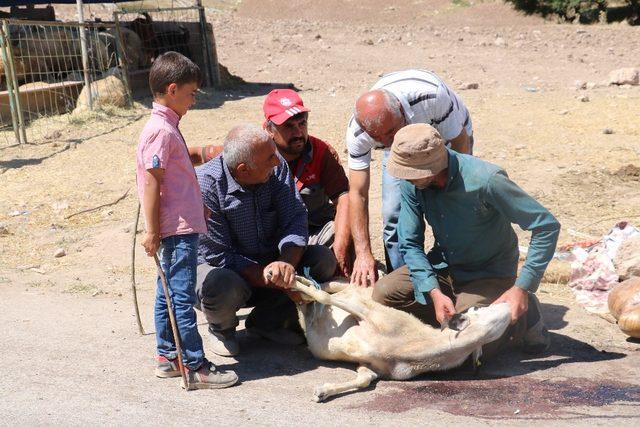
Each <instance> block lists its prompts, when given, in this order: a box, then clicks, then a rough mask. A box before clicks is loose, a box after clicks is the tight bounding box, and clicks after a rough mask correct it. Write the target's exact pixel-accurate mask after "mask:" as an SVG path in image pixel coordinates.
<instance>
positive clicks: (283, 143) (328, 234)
mask: <svg viewBox="0 0 640 427" xmlns="http://www.w3.org/2000/svg"><path fill="white" fill-rule="evenodd" d="M262 110H263V113H264V118H265V122H264V128H265V129H266V130H267V132H269V134H270V135H271V137H272V138H273V140H274V141H275V143H276V146H277V148H278V152H279V153H280V154H281V155H282V157H284V158H285V160H286V161H287V162H288V163H289V169H290V170H291V173H292V174H293V176H294V180H295V183H296V187H297V188H298V191H299V192H300V195H301V196H302V200H303V201H304V204H305V206H306V207H307V211H308V223H309V244H310V245H325V246H330V247H331V248H332V249H333V252H334V254H335V256H336V258H337V260H338V270H339V273H341V274H343V275H344V276H346V277H349V275H350V274H351V267H352V262H353V245H352V238H351V229H350V227H349V217H348V215H349V181H348V179H347V175H346V174H345V172H344V169H343V167H342V165H341V164H340V158H339V156H338V153H337V152H336V150H335V149H334V148H333V147H332V146H331V145H329V144H327V143H326V142H324V141H322V140H320V139H318V138H316V137H314V136H311V135H309V133H308V130H307V119H308V116H309V109H308V108H307V107H305V106H304V103H303V102H302V99H301V98H300V96H299V95H298V94H297V93H296V92H295V91H293V90H291V89H274V90H272V91H271V92H269V94H268V95H267V97H266V98H265V101H264V104H263V108H262ZM221 151H222V147H221V146H220V147H219V146H214V145H209V146H206V147H189V154H190V155H191V159H192V161H193V162H194V164H200V163H205V162H207V161H209V160H211V159H213V158H214V157H215V156H217V155H218V154H219V153H220V152H221Z"/></svg>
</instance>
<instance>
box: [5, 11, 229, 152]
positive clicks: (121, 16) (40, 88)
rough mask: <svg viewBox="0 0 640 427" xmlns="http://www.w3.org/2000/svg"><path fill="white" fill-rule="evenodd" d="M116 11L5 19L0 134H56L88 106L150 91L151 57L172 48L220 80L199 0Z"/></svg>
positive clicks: (35, 137)
mask: <svg viewBox="0 0 640 427" xmlns="http://www.w3.org/2000/svg"><path fill="white" fill-rule="evenodd" d="M113 19H114V22H112V23H107V22H98V23H91V22H85V23H83V24H80V23H78V22H65V23H62V22H48V21H47V22H43V21H23V20H10V19H9V20H2V21H1V23H2V25H1V26H0V54H1V55H0V142H1V141H2V140H4V141H5V143H6V142H12V141H15V142H18V143H26V142H27V141H29V142H30V143H37V142H39V141H43V140H51V139H53V137H52V135H57V134H59V133H60V131H61V130H63V128H65V127H66V126H68V125H69V123H70V122H71V123H74V122H75V123H77V122H78V121H79V119H78V117H81V115H82V114H83V113H84V112H86V111H94V110H101V109H102V110H104V109H112V108H113V107H126V106H130V105H132V93H133V92H136V91H137V92H138V93H141V94H144V95H148V76H149V68H150V67H151V64H152V62H153V60H154V59H155V58H156V57H157V56H158V55H160V54H162V53H164V52H167V51H170V50H173V51H177V52H180V53H182V54H184V55H186V56H187V57H189V58H191V59H192V60H193V61H194V62H195V63H197V64H198V65H199V66H200V68H201V69H202V70H203V74H204V77H205V82H204V83H205V84H207V85H210V86H213V85H218V84H219V83H220V74H219V71H218V62H217V55H216V49H215V40H214V35H213V29H212V27H211V25H209V24H207V23H206V20H205V16H204V9H203V8H202V7H178V8H167V9H131V10H125V11H116V12H114V14H113ZM83 35H84V39H85V40H84V42H83V40H82V38H83ZM83 44H84V45H85V47H86V52H87V53H86V55H83ZM85 58H86V59H85ZM84 62H86V64H85V63H84ZM116 115H118V114H116ZM81 120H82V119H81ZM81 120H80V121H81Z"/></svg>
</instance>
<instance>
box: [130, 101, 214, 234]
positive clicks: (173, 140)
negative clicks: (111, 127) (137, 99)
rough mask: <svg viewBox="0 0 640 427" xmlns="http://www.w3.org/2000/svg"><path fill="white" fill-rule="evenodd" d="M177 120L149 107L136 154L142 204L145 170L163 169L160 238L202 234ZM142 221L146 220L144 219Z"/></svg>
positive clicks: (198, 198)
mask: <svg viewBox="0 0 640 427" xmlns="http://www.w3.org/2000/svg"><path fill="white" fill-rule="evenodd" d="M179 121H180V117H178V115H177V114H176V112H175V111H173V110H172V109H170V108H167V107H165V106H163V105H160V104H156V103H155V102H154V103H153V111H152V112H151V118H149V121H148V122H147V124H146V125H145V127H144V128H143V129H142V133H141V134H140V142H139V143H138V150H137V154H136V177H137V181H138V197H140V202H141V203H143V202H144V180H145V177H144V176H145V171H146V170H147V169H153V168H161V169H164V179H163V181H162V185H161V186H160V237H161V238H165V237H168V236H174V235H178V234H191V233H206V231H207V226H206V223H205V219H204V207H203V204H202V195H201V194H200V186H199V185H198V180H197V179H196V174H195V171H194V169H193V165H192V164H191V160H190V158H189V152H188V150H187V145H186V144H185V142H184V139H183V138H182V134H181V133H180V131H179V130H178V123H179ZM145 221H146V218H145Z"/></svg>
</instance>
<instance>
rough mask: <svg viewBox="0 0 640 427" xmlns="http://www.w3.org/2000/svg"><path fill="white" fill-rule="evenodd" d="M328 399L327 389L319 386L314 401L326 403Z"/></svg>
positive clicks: (314, 394)
mask: <svg viewBox="0 0 640 427" xmlns="http://www.w3.org/2000/svg"><path fill="white" fill-rule="evenodd" d="M327 397H329V396H327V390H326V389H325V387H324V386H318V387H316V389H315V390H314V391H313V401H314V402H322V401H324V400H325V399H326V398H327Z"/></svg>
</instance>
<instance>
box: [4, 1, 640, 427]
mask: <svg viewBox="0 0 640 427" xmlns="http://www.w3.org/2000/svg"><path fill="white" fill-rule="evenodd" d="M394 3H395V6H389V5H388V2H387V1H383V0H368V1H361V2H339V1H337V0H330V1H325V2H314V1H310V0H309V1H303V0H300V1H292V2H283V1H276V0H268V1H258V0H247V1H244V2H241V3H240V2H230V1H214V2H210V3H209V6H211V7H210V8H209V9H208V11H207V14H208V18H209V19H210V20H211V21H212V22H213V23H214V25H215V28H216V37H217V42H218V50H219V55H220V59H221V62H222V63H223V64H225V65H226V66H228V67H229V69H230V71H231V72H232V73H233V74H235V75H237V76H241V77H242V78H244V79H245V80H246V81H248V82H249V83H248V84H246V85H241V86H236V87H233V88H229V89H225V90H224V91H217V92H215V93H210V94H209V95H206V96H203V98H202V99H201V100H199V103H198V105H197V107H196V108H195V109H194V110H193V111H191V112H190V113H189V114H188V115H187V116H186V117H185V118H184V120H183V122H182V124H181V129H182V132H183V134H184V135H185V137H186V139H187V142H188V143H190V144H193V145H200V144H204V143H219V142H221V141H222V138H223V137H224V135H225V134H226V132H227V131H228V129H229V128H230V127H231V126H232V125H234V124H237V123H239V122H260V111H261V105H262V100H263V96H264V94H266V93H267V92H268V91H269V90H270V89H271V88H272V87H273V86H270V85H267V84H261V83H268V84H292V85H294V86H295V87H296V88H298V89H300V90H301V96H302V97H303V99H304V100H305V104H306V105H307V106H309V107H310V108H311V110H312V112H311V116H310V130H311V133H312V134H315V135H317V136H320V137H322V138H324V139H326V140H328V141H330V142H332V143H333V144H334V145H335V146H336V147H337V148H338V149H339V152H340V153H343V150H344V132H345V127H346V122H347V119H348V116H349V114H350V111H351V109H352V104H353V102H354V100H355V98H356V97H357V96H358V94H359V93H361V92H362V91H364V90H365V89H366V88H368V87H369V86H370V85H372V84H373V83H374V82H375V81H376V79H377V78H378V76H379V75H380V74H381V73H384V72H388V71H393V70H398V69H404V68H410V67H421V68H429V69H433V70H434V71H436V72H437V73H438V74H440V75H441V76H442V77H443V78H444V79H445V80H446V81H448V82H449V83H451V85H452V86H453V87H454V88H459V87H460V86H462V85H463V84H465V83H471V82H475V83H478V85H479V89H477V90H461V91H460V92H459V93H460V94H461V96H462V97H463V99H464V100H465V102H466V103H467V105H468V106H469V109H470V111H471V113H472V115H473V120H474V126H475V137H476V144H477V145H476V155H478V156H480V157H482V158H484V159H487V160H489V161H492V162H495V163H498V164H500V165H501V166H503V167H505V168H506V170H507V171H508V172H509V174H510V176H511V177H512V178H513V179H514V180H515V181H516V182H518V183H519V184H520V185H521V186H522V187H523V188H525V189H526V190H527V191H529V192H530V193H532V194H533V195H535V196H536V197H537V198H538V199H539V200H540V201H541V202H542V203H543V204H545V205H546V206H547V207H549V208H550V209H551V211H552V212H553V213H554V214H555V215H556V216H557V217H558V218H559V220H560V221H561V222H562V224H563V231H562V235H561V242H562V243H566V242H571V241H576V240H582V239H583V238H584V236H596V237H598V236H601V235H602V234H603V233H605V232H606V231H607V230H608V229H609V228H610V227H611V226H612V225H613V224H614V223H616V222H617V221H619V220H624V219H628V220H630V221H632V222H634V221H635V222H640V212H639V211H638V206H639V203H640V192H639V191H638V182H639V181H640V173H638V170H639V169H638V166H640V159H639V158H638V157H639V156H640V125H639V124H638V117H639V116H640V87H629V88H627V87H610V86H605V85H602V83H603V82H604V81H605V80H606V77H607V75H608V73H609V71H610V70H612V69H615V68H619V67H624V66H636V67H637V66H640V62H639V60H638V58H639V57H640V56H639V55H638V52H640V28H633V27H628V26H625V25H617V24H616V25H610V26H602V25H595V26H590V27H580V26H575V25H558V24H555V23H553V22H546V21H542V20H540V19H538V18H535V17H524V16H520V15H519V14H517V13H516V12H514V11H512V10H510V9H509V7H508V6H505V5H503V4H502V3H494V2H484V3H478V4H473V5H471V4H467V3H464V2H458V5H455V4H452V3H449V2H447V1H444V0H430V1H398V2H394ZM462 3H464V4H462ZM465 5H466V6H465ZM576 80H581V81H584V82H585V83H590V84H589V86H588V87H589V89H586V90H576V89H575V88H574V85H575V83H574V82H575V81H576ZM579 97H583V98H582V99H583V100H580V99H578V98H579ZM584 97H586V99H587V100H586V101H584V99H585V98H584ZM142 104H143V105H147V106H148V105H149V100H148V99H146V100H142ZM147 113H148V112H147V111H146V110H145V109H144V107H141V108H140V109H138V110H135V111H130V112H126V113H123V114H122V117H101V118H100V120H97V121H93V122H87V123H80V124H75V125H73V124H72V125H68V126H65V127H64V128H61V129H60V133H59V134H57V133H52V134H51V135H53V137H51V138H49V139H45V138H42V139H41V141H40V142H39V143H38V144H37V145H32V146H28V147H25V148H22V149H21V148H18V147H14V146H9V145H6V144H5V145H1V144H2V141H3V140H2V139H0V172H1V173H0V223H2V226H3V227H4V230H6V232H3V233H2V235H0V299H1V300H2V310H0V324H2V325H3V326H2V329H0V330H1V331H2V336H3V337H5V342H6V347H7V352H6V354H5V357H4V358H3V361H4V362H5V365H6V366H7V368H8V369H7V373H6V374H5V375H4V376H3V378H2V379H1V380H0V413H1V414H2V415H3V417H2V418H1V421H0V424H10V425H14V424H18V423H20V424H47V425H49V424H73V425H77V424H87V423H89V424H131V423H137V424H145V425H147V424H160V423H169V424H201V423H203V422H211V423H214V424H220V425H232V424H234V425H237V424H250V423H254V424H259V425H275V424H278V425H281V424H285V423H286V424H293V425H302V424H308V423H309V422H313V423H316V424H320V425H329V424H332V425H335V424H338V425H346V424H350V425H364V424H374V425H389V424H393V423H398V422H403V423H409V424H425V422H427V423H429V424H432V423H433V424H435V423H455V424H458V423H464V424H469V425H475V424H486V423H487V422H491V423H497V424H512V423H514V422H515V421H520V422H523V423H531V424H544V425H549V424H556V423H557V424H591V425H594V424H595V425H610V424H612V423H616V425H618V424H621V425H638V422H639V421H640V370H639V369H638V366H640V352H639V351H638V350H639V349H640V346H639V345H638V343H634V342H630V341H627V340H625V337H624V336H623V335H622V334H621V333H620V332H619V330H618V329H617V327H616V326H615V325H612V324H610V323H608V322H606V321H605V320H604V319H602V318H600V317H596V316H593V315H589V314H588V313H586V312H585V311H584V310H583V309H582V308H581V307H579V306H578V305H577V304H576V303H575V302H574V300H573V297H572V295H571V293H570V292H569V290H568V289H567V288H566V286H565V285H563V284H558V283H544V284H543V285H542V286H541V290H540V296H541V299H542V301H543V302H544V306H543V311H544V314H545V316H547V318H548V319H549V324H550V327H551V329H552V331H553V345H552V349H551V351H550V353H549V354H548V355H546V356H545V357H544V358H541V359H535V360H528V359H521V357H522V356H521V355H518V354H510V355H506V356H504V357H503V358H501V359H498V360H496V361H494V362H491V363H489V364H488V365H487V366H485V367H484V370H483V371H482V372H481V374H480V376H479V377H474V376H473V375H472V374H471V373H469V372H465V371H462V372H457V373H450V374H447V375H439V376H432V377H423V378H420V379H418V380H417V381H411V382H407V383H398V382H386V381H381V382H379V383H378V384H377V385H376V386H375V387H373V388H372V389H370V390H368V391H366V392H362V393H354V394H349V395H346V396H342V397H339V398H336V399H334V400H332V401H330V402H328V403H325V404H314V403H312V402H311V399H310V396H311V392H312V390H313V387H314V386H315V385H316V384H319V383H322V382H335V381H340V380H343V379H345V378H348V377H350V376H351V375H352V367H351V366H349V365H337V364H332V363H326V362H320V361H316V360H314V359H313V358H312V357H311V355H310V354H309V353H308V352H307V351H306V350H305V349H304V348H282V347H277V346H274V345H271V344H269V343H267V342H265V341H261V340H255V339H249V338H248V337H244V336H243V338H242V341H241V344H242V345H243V353H242V354H241V355H240V356H239V357H238V358H237V360H234V359H228V360H224V359H218V358H213V359H214V360H215V362H216V363H220V364H222V365H224V366H228V367H233V369H236V370H237V372H238V373H239V375H240V377H241V379H242V384H241V385H240V386H238V387H235V388H232V389H229V390H223V391H219V392H190V393H186V392H183V391H181V390H180V388H179V383H178V381H176V380H158V379H155V378H154V377H153V375H152V372H153V350H154V338H153V336H152V335H147V336H144V337H140V336H139V335H137V333H136V329H135V322H134V319H133V316H132V313H133V311H132V307H131V302H130V296H129V293H128V289H129V269H128V265H129V259H130V258H129V257H130V243H131V238H132V234H131V233H132V222H133V214H134V211H135V206H136V198H135V195H134V194H133V193H129V195H128V196H127V197H126V198H125V199H124V200H123V201H121V202H119V203H118V204H116V205H114V206H110V207H106V208H103V209H100V210H98V211H96V212H93V213H90V214H83V215H78V216H74V217H72V218H70V219H65V217H66V216H68V215H70V214H72V213H74V212H78V211H81V210H83V209H87V208H91V207H94V206H97V205H100V204H103V203H108V202H111V201H114V200H116V199H117V198H119V197H120V196H122V195H123V194H124V193H125V191H126V190H127V189H131V191H134V173H133V171H134V157H135V145H136V143H137V135H138V134H139V131H140V129H141V127H142V125H143V123H144V116H145V115H146V114H147ZM605 128H609V129H611V130H612V131H613V133H611V134H604V133H603V130H604V129H605ZM380 159H381V152H379V151H378V152H376V153H375V154H374V163H373V165H374V169H377V168H378V167H379V166H378V165H379V164H380V163H379V162H380ZM343 160H345V161H346V157H344V158H343ZM345 163H346V162H345ZM377 173H378V174H377V175H376V174H375V173H374V180H373V188H372V191H373V193H372V201H371V203H372V208H371V212H372V219H371V224H372V235H373V236H374V248H375V253H376V255H377V256H378V257H381V255H382V252H381V245H380V233H381V228H380V223H381V219H380V211H379V206H380V192H379V186H380V178H379V172H377ZM520 235H521V237H522V241H521V244H523V245H527V244H528V236H527V235H526V234H524V233H520ZM56 248H64V249H65V251H66V254H67V255H66V256H64V257H62V258H54V257H53V252H54V250H55V249H56ZM137 273H138V275H137V278H138V281H139V287H140V300H141V304H142V310H143V315H144V323H145V325H146V326H147V327H148V328H150V327H151V323H152V315H151V307H152V302H153V291H152V277H153V265H152V263H151V262H150V261H149V260H148V259H146V258H145V257H143V253H142V252H141V251H139V252H138V261H137ZM205 330H206V328H205V327H204V326H201V331H202V333H203V334H204V333H205ZM207 345H208V343H206V341H205V349H206V346H207Z"/></svg>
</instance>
